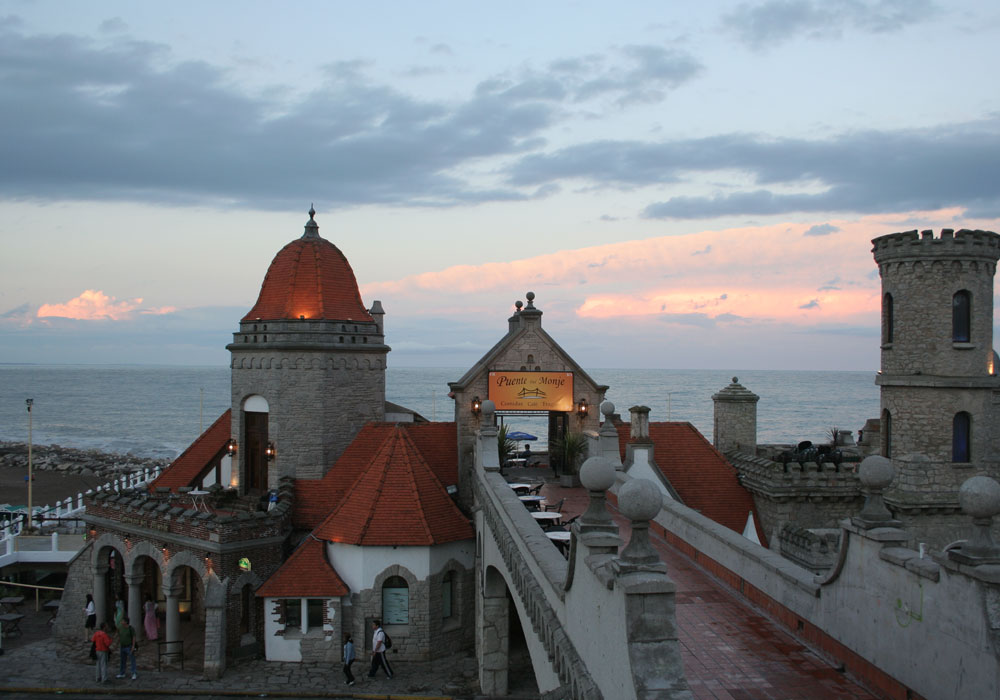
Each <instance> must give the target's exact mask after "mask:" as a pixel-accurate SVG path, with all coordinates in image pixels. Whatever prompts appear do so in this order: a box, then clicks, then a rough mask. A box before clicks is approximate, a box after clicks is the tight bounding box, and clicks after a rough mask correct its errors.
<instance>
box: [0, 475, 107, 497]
mask: <svg viewBox="0 0 1000 700" xmlns="http://www.w3.org/2000/svg"><path fill="white" fill-rule="evenodd" d="M34 475H35V481H34V483H33V488H32V489H31V491H32V493H31V501H32V504H33V505H35V506H44V505H50V506H51V505H55V502H56V501H62V500H64V499H66V498H69V497H70V496H73V497H74V498H75V497H76V495H77V494H78V493H83V492H84V491H86V490H87V489H91V488H96V487H98V486H100V485H101V484H103V483H105V481H106V479H101V478H99V477H96V476H81V475H79V474H67V473H64V472H58V471H42V470H39V469H36V470H34ZM27 476H28V470H27V469H22V468H19V467H11V466H0V503H10V504H13V505H26V504H27V503H28V482H27V479H26V477H27Z"/></svg>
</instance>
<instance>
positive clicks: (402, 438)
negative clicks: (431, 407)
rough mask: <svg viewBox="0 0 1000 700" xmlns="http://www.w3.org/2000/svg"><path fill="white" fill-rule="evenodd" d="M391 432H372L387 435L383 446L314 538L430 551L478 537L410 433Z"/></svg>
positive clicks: (401, 429)
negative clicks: (421, 548) (436, 546)
mask: <svg viewBox="0 0 1000 700" xmlns="http://www.w3.org/2000/svg"><path fill="white" fill-rule="evenodd" d="M378 427H379V428H381V427H382V426H378ZM366 428H367V426H366ZM388 428H389V430H388V433H386V432H385V431H384V430H381V429H380V430H377V431H375V430H373V431H371V432H372V433H377V434H378V435H379V436H383V439H382V441H381V443H380V444H379V445H378V447H377V449H375V450H374V451H372V452H369V453H368V459H367V464H366V466H365V468H364V470H363V471H362V472H361V473H360V474H359V475H358V477H357V479H356V480H355V481H354V482H353V483H351V484H350V486H349V488H348V489H347V491H346V494H345V495H344V497H343V499H342V500H341V501H340V502H339V503H338V504H337V505H336V506H335V507H334V508H333V510H332V511H331V512H330V514H329V516H328V517H327V518H326V519H325V520H324V521H323V522H322V523H321V524H320V525H319V527H317V528H316V529H315V530H314V534H315V535H316V536H317V537H319V538H322V539H325V540H331V541H333V542H344V543H347V544H355V545H367V546H395V545H400V546H429V545H434V544H443V543H445V542H455V541H458V540H465V539H472V538H473V537H475V531H474V530H473V528H472V525H471V524H470V523H469V520H468V518H467V517H466V516H464V515H463V514H462V512H461V511H460V510H459V509H458V506H456V505H455V503H454V502H453V501H452V500H451V497H450V496H449V495H448V493H447V491H446V490H445V486H444V484H442V483H441V481H440V480H439V479H438V477H437V476H436V475H435V473H434V471H433V470H432V469H431V467H430V466H429V465H428V463H427V461H426V460H425V459H424V457H423V455H422V454H421V452H420V449H419V448H418V447H417V445H416V443H415V442H414V440H413V438H411V437H410V434H409V430H407V429H406V428H404V427H403V426H402V425H391V426H388ZM364 432H365V431H364V430H363V431H362V434H363V433H364ZM358 437H359V438H361V437H362V435H361V434H359V436H358ZM341 461H342V460H338V462H337V464H336V465H335V466H334V468H333V469H332V470H331V472H333V471H336V470H337V468H338V467H339V466H340V463H341Z"/></svg>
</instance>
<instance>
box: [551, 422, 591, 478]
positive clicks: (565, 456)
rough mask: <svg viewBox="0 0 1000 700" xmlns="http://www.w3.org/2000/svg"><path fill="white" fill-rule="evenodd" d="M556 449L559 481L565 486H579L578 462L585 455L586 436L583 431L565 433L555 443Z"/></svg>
mask: <svg viewBox="0 0 1000 700" xmlns="http://www.w3.org/2000/svg"><path fill="white" fill-rule="evenodd" d="M556 450H557V452H558V453H559V457H560V462H561V466H562V474H561V475H560V476H559V483H560V484H561V485H562V486H566V487H573V486H579V485H580V477H579V470H580V463H581V462H582V461H583V458H584V457H585V456H586V455H587V436H586V435H584V434H583V433H566V435H564V436H563V438H562V440H560V441H559V442H558V443H556Z"/></svg>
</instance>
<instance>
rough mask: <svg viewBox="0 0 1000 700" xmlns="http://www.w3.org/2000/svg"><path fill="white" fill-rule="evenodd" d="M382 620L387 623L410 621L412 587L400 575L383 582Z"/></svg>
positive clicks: (401, 623)
mask: <svg viewBox="0 0 1000 700" xmlns="http://www.w3.org/2000/svg"><path fill="white" fill-rule="evenodd" d="M382 622H384V623H385V624H387V625H406V624H409V622H410V588H409V586H408V585H407V584H406V579H404V578H402V577H400V576H390V577H389V578H387V579H386V581H385V583H384V584H382Z"/></svg>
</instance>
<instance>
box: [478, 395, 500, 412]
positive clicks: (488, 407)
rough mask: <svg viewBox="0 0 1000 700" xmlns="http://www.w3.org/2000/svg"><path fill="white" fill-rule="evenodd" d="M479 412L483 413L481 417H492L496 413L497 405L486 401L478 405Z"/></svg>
mask: <svg viewBox="0 0 1000 700" xmlns="http://www.w3.org/2000/svg"><path fill="white" fill-rule="evenodd" d="M479 410H480V411H482V412H483V415H487V416H492V415H493V414H494V413H496V410H497V405H496V404H495V403H493V402H492V401H490V400H489V399H486V400H485V401H483V402H482V403H481V404H480V405H479Z"/></svg>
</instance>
